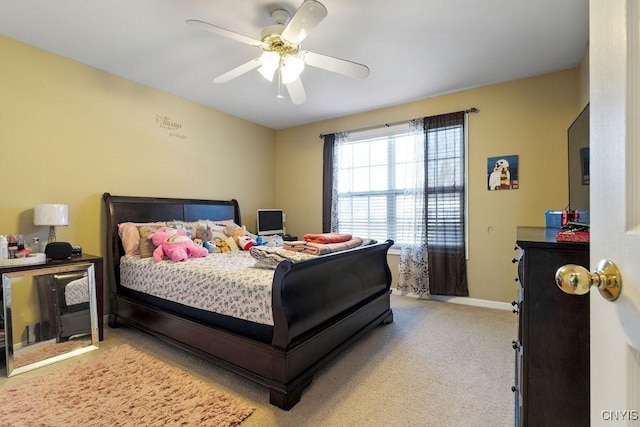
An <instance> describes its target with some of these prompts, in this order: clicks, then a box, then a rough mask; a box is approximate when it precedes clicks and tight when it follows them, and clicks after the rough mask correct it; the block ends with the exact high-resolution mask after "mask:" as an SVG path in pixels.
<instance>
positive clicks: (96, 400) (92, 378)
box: [0, 344, 253, 426]
mask: <svg viewBox="0 0 640 427" xmlns="http://www.w3.org/2000/svg"><path fill="white" fill-rule="evenodd" d="M0 408H1V409H0V425H11V426H22V425H24V426H27V425H28V426H35V425H47V426H63V425H91V426H95V425H109V426H121V425H131V426H141V425H145V426H165V425H167V426H174V425H182V426H191V425H193V426H235V425H238V424H240V422H242V420H244V419H245V418H247V417H248V416H249V415H251V413H252V412H253V408H250V407H248V406H246V405H244V404H243V403H241V402H239V401H238V400H236V399H234V398H232V397H230V396H227V395H225V394H223V393H220V392H217V391H215V390H213V389H212V388H211V387H210V386H209V385H207V384H206V383H204V382H203V381H200V380H198V379H195V378H193V377H192V376H190V375H189V374H187V373H185V372H183V371H181V370H180V369H178V368H175V367H172V366H169V365H167V364H165V363H164V362H161V361H159V360H156V359H154V358H153V357H150V356H148V355H146V354H145V353H142V352H141V351H138V350H136V349H134V348H133V347H131V346H129V345H126V344H125V345H120V346H118V347H115V348H112V349H110V350H108V351H105V352H104V353H101V354H98V355H95V356H92V357H90V358H88V359H87V360H85V361H82V362H80V363H78V364H76V365H70V366H66V367H64V368H62V369H60V370H56V371H52V372H49V373H47V374H44V375H41V376H38V377H33V378H29V379H27V380H25V381H23V382H20V383H18V384H17V385H15V386H7V387H3V388H1V389H0Z"/></svg>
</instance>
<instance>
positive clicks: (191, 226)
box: [167, 219, 198, 239]
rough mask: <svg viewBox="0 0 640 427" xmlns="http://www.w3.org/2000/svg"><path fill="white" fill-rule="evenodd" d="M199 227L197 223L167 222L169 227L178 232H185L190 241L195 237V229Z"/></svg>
mask: <svg viewBox="0 0 640 427" xmlns="http://www.w3.org/2000/svg"><path fill="white" fill-rule="evenodd" d="M197 226H198V222H197V221H180V220H177V219H176V220H173V221H167V227H171V228H175V229H176V230H184V232H185V233H187V236H189V238H190V239H191V238H194V237H195V234H196V233H195V228H196V227H197Z"/></svg>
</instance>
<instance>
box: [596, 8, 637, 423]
mask: <svg viewBox="0 0 640 427" xmlns="http://www.w3.org/2000/svg"><path fill="white" fill-rule="evenodd" d="M638 3H640V2H638V0H591V1H590V5H589V6H590V8H589V16H590V18H589V20H590V23H589V28H590V30H589V32H590V35H589V39H590V40H589V44H590V46H589V51H590V52H589V56H590V101H591V107H590V109H591V119H590V121H591V129H590V130H591V145H590V146H591V172H590V175H591V199H590V206H591V269H592V271H593V268H594V267H595V266H596V265H597V263H598V261H600V260H602V259H608V260H611V261H613V262H614V263H615V264H617V266H618V267H619V268H620V271H621V277H622V293H621V294H620V297H619V298H618V299H617V300H616V301H614V302H609V301H606V300H605V299H604V298H603V297H602V296H601V295H600V293H599V292H598V291H597V290H596V289H592V290H591V292H590V305H591V425H593V426H600V425H607V426H611V425H627V424H628V425H634V426H639V425H640V171H639V169H640V142H639V141H640V32H639V31H638V27H639V25H640V5H639V4H638Z"/></svg>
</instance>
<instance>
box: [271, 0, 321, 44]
mask: <svg viewBox="0 0 640 427" xmlns="http://www.w3.org/2000/svg"><path fill="white" fill-rule="evenodd" d="M325 16H327V8H326V7H324V5H323V4H322V3H320V2H319V1H316V0H305V1H304V2H303V3H302V5H300V7H299V8H298V10H297V11H296V13H295V14H294V15H293V16H292V17H291V20H290V21H289V23H288V24H287V26H286V27H285V29H284V30H283V31H282V34H280V38H282V39H283V40H285V41H287V42H289V43H291V44H293V45H299V44H300V42H301V41H302V40H304V39H305V38H306V37H307V36H308V35H309V33H310V32H311V30H313V29H314V28H315V27H316V26H317V25H318V24H319V23H320V21H322V20H323V19H324V18H325Z"/></svg>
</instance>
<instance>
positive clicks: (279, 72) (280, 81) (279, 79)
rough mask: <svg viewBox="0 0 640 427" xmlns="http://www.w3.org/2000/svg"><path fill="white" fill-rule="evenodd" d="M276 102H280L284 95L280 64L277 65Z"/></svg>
mask: <svg viewBox="0 0 640 427" xmlns="http://www.w3.org/2000/svg"><path fill="white" fill-rule="evenodd" d="M276 98H277V99H278V102H282V100H283V99H284V95H283V94H282V66H280V67H278V94H277V95H276Z"/></svg>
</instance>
